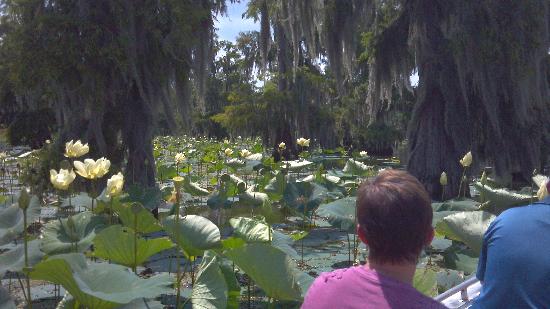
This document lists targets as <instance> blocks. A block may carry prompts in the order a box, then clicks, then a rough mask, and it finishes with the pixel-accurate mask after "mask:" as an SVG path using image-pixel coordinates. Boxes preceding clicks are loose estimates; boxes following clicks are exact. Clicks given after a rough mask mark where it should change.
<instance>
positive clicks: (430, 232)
mask: <svg viewBox="0 0 550 309" xmlns="http://www.w3.org/2000/svg"><path fill="white" fill-rule="evenodd" d="M434 237H435V230H434V228H433V227H430V229H429V230H428V235H427V236H426V246H429V245H430V244H431V243H432V240H434Z"/></svg>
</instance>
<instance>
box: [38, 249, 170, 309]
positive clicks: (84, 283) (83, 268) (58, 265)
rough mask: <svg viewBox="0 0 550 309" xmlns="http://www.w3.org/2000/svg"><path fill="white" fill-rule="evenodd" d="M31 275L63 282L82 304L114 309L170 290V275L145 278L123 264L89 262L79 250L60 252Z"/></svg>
mask: <svg viewBox="0 0 550 309" xmlns="http://www.w3.org/2000/svg"><path fill="white" fill-rule="evenodd" d="M30 277H31V278H32V279H36V280H46V281H49V282H52V283H55V284H60V285H62V286H63V287H64V288H65V290H67V291H68V292H69V293H70V294H71V295H72V296H73V297H74V298H75V299H76V300H77V301H78V302H79V303H80V304H81V305H83V306H86V307H88V308H96V309H104V308H106V309H110V308H116V307H118V306H120V305H122V304H128V303H130V302H132V301H133V300H136V299H140V298H153V297H157V296H158V295H160V294H164V293H168V292H170V291H172V289H171V285H172V282H171V279H170V276H169V275H168V274H162V275H157V276H154V277H152V278H149V279H141V278H139V277H138V276H136V275H135V274H133V273H131V272H129V271H128V269H127V268H126V267H124V266H121V265H116V264H106V263H93V262H91V263H87V262H86V258H85V257H84V255H82V254H79V253H70V254H60V255H54V256H51V257H49V258H48V259H47V260H45V261H43V262H41V263H39V264H37V265H36V266H35V267H34V269H33V271H32V272H31V273H30Z"/></svg>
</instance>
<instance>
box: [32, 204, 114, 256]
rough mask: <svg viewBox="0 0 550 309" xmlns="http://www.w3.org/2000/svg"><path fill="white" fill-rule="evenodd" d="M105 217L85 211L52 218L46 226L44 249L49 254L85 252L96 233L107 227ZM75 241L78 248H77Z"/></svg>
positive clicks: (43, 240) (43, 241)
mask: <svg viewBox="0 0 550 309" xmlns="http://www.w3.org/2000/svg"><path fill="white" fill-rule="evenodd" d="M105 223H106V222H105V219H104V218H103V217H100V216H94V215H93V214H92V213H90V212H88V211H85V212H81V213H79V214H76V215H74V216H72V217H69V218H66V219H58V220H52V221H50V222H48V223H47V224H46V226H45V227H44V232H43V235H44V238H43V239H42V251H44V252H45V253H47V254H49V255H53V254H60V253H69V252H75V250H78V252H84V251H86V250H87V249H88V248H89V247H90V245H91V244H92V242H93V240H94V238H95V236H96V234H97V233H98V232H99V231H100V230H101V229H103V228H104V227H105ZM75 243H76V244H77V248H75Z"/></svg>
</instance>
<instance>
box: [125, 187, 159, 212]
mask: <svg viewBox="0 0 550 309" xmlns="http://www.w3.org/2000/svg"><path fill="white" fill-rule="evenodd" d="M126 192H127V193H128V195H127V196H125V197H124V198H122V199H121V200H120V201H121V202H122V203H128V204H131V203H134V202H137V203H140V204H141V205H143V207H145V208H147V209H150V210H151V209H155V208H156V207H158V205H159V203H160V202H161V201H162V192H161V191H160V189H159V188H157V187H152V188H146V187H142V186H139V185H131V186H130V188H128V190H127V191H126Z"/></svg>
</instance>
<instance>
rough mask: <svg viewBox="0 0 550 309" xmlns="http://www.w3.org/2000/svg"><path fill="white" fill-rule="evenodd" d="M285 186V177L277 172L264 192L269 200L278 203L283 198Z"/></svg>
mask: <svg viewBox="0 0 550 309" xmlns="http://www.w3.org/2000/svg"><path fill="white" fill-rule="evenodd" d="M286 186H287V181H286V177H285V175H284V174H283V173H281V172H279V173H277V175H275V177H273V178H272V179H271V180H270V181H269V183H268V184H267V185H266V186H265V188H264V190H265V192H266V193H267V195H268V196H269V197H270V198H271V200H273V201H279V200H281V199H282V198H283V195H284V192H285V187H286Z"/></svg>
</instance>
